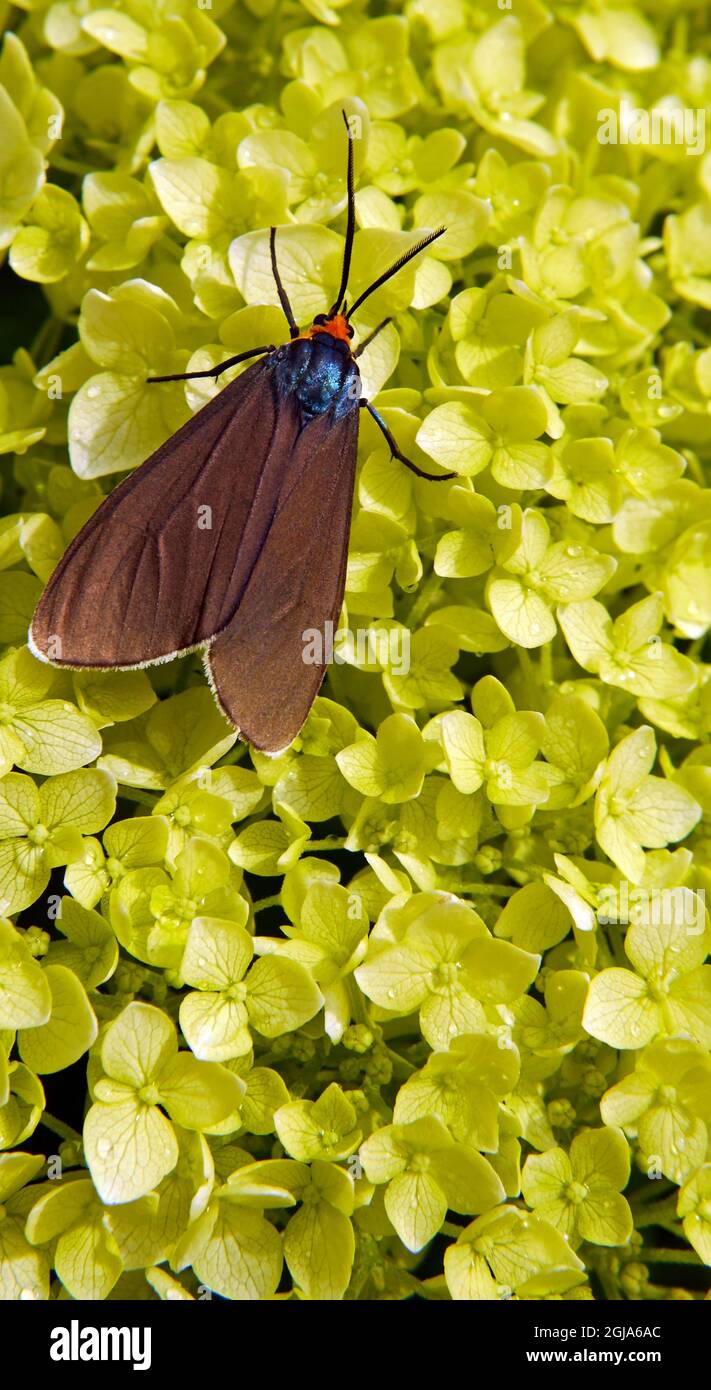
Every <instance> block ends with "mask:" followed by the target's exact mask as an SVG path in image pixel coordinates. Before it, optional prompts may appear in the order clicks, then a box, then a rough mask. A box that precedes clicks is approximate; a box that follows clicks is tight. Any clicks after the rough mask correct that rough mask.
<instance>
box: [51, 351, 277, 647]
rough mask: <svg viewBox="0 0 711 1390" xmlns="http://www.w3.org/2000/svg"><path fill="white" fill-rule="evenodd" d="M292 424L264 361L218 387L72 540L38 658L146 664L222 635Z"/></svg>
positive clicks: (258, 537)
mask: <svg viewBox="0 0 711 1390" xmlns="http://www.w3.org/2000/svg"><path fill="white" fill-rule="evenodd" d="M299 424H300V422H299V414H298V408H297V406H296V404H295V403H294V402H293V401H290V400H289V399H284V397H283V395H282V396H279V394H278V393H277V389H276V385H275V381H274V375H273V373H272V371H271V370H270V366H269V362H268V359H266V358H263V359H261V360H260V361H259V362H257V363H255V364H254V365H253V366H252V367H250V368H248V369H247V371H245V372H243V373H242V374H241V376H239V377H237V378H236V379H235V380H234V381H233V382H231V383H230V385H229V386H227V387H225V389H224V390H223V391H221V392H220V393H219V395H218V396H216V397H215V398H214V399H213V400H212V401H210V402H209V403H208V404H207V405H206V406H204V407H203V409H202V410H201V411H199V412H198V413H197V415H195V416H194V417H193V418H192V419H191V420H188V422H187V423H186V424H185V425H183V427H182V428H181V429H180V430H178V431H177V433H176V434H174V435H173V436H172V437H171V438H170V439H168V440H167V441H166V443H165V444H163V445H162V446H161V447H160V448H159V449H157V450H156V452H155V453H154V454H153V455H152V456H151V457H150V458H149V459H148V460H147V461H146V463H144V464H143V465H142V466H141V467H140V468H139V469H137V470H136V472H135V473H132V474H131V475H130V477H128V478H126V479H125V481H124V482H122V483H121V484H119V486H118V487H117V488H116V489H115V490H114V491H113V492H112V493H111V494H110V495H109V497H108V498H107V499H106V501H105V502H104V503H102V505H101V507H99V509H98V510H97V511H96V512H95V513H94V515H93V516H92V517H91V518H90V519H89V521H88V522H87V524H86V525H85V526H84V527H83V529H82V530H81V531H80V532H79V534H78V536H76V538H75V539H74V540H73V541H72V543H71V545H70V546H69V547H68V549H67V551H66V552H65V554H64V556H63V557H62V559H61V560H60V562H59V564H58V566H57V568H56V569H55V571H54V573H53V574H52V576H51V578H50V580H49V582H48V584H47V587H46V588H45V591H44V593H43V595H42V598H41V599H40V603H39V606H38V608H37V611H36V613H35V616H34V619H33V622H32V628H31V633H30V640H31V645H32V647H33V648H34V649H35V650H36V652H37V654H38V655H40V656H44V657H45V658H48V659H49V660H51V661H53V662H55V663H57V664H62V665H67V666H89V667H104V666H133V665H143V664H146V663H150V662H152V661H159V660H161V659H163V658H167V657H170V656H172V655H174V654H176V653H177V652H180V651H185V650H188V649H190V648H193V647H196V646H199V645H200V644H201V643H205V642H206V641H207V640H208V639H209V638H211V637H213V636H214V635H215V633H217V632H219V631H220V630H221V629H222V628H223V627H224V626H225V625H226V624H227V623H228V622H229V620H230V618H231V616H232V614H233V613H234V610H235V608H236V606H237V603H238V601H239V598H240V596H241V594H242V592H243V590H244V588H245V585H246V583H247V580H248V577H249V574H250V571H251V568H252V565H253V563H254V558H255V557H256V556H257V555H258V554H259V551H260V548H261V546H262V544H263V541H264V537H265V535H266V534H267V532H268V529H269V526H270V524H271V519H272V516H273V512H274V508H275V506H276V501H277V498H278V496H279V492H280V488H281V484H282V481H283V476H282V475H283V470H284V466H285V462H286V461H288V459H289V458H290V457H291V454H292V451H293V446H294V442H295V440H296V438H297V435H298V431H299Z"/></svg>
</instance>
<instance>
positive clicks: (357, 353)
mask: <svg viewBox="0 0 711 1390" xmlns="http://www.w3.org/2000/svg"><path fill="white" fill-rule="evenodd" d="M389 323H392V317H390V316H389V317H388V318H386V319H383V321H382V323H379V324H378V327H377V328H374V329H373V331H372V333H369V334H368V336H367V338H364V339H363V341H362V343H359V344H358V346H357V348H356V350H355V352H354V353H353V356H354V357H360V355H361V353H362V352H365V349H366V348H367V347H370V344H371V343H372V341H373V338H377V336H378V334H379V333H380V332H381V331H382V329H383V328H387V326H388V324H389Z"/></svg>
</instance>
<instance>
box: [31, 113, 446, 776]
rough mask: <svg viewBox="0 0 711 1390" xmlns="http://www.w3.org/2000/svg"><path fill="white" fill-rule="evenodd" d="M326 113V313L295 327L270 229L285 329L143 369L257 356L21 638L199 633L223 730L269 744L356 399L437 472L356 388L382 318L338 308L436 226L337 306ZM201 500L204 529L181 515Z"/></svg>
mask: <svg viewBox="0 0 711 1390" xmlns="http://www.w3.org/2000/svg"><path fill="white" fill-rule="evenodd" d="M343 118H344V121H345V124H346V131H347V134H348V137H349V139H348V164H347V188H348V203H347V209H348V210H347V224H346V237H345V248H344V256H343V266H342V271H341V281H340V285H339V288H338V294H337V295H336V298H335V300H334V302H333V304H332V306H331V308H330V309H329V311H328V313H327V314H317V315H316V317H315V319H314V320H313V323H312V324H311V325H310V327H309V328H307V329H306V331H305V332H303V333H302V332H300V330H299V326H298V324H297V323H296V321H295V319H294V315H293V313H292V310H291V305H290V303H289V298H288V295H287V293H286V290H285V288H284V285H283V283H282V280H281V277H280V275H279V269H278V265H277V255H276V228H274V227H272V228H271V230H270V238H269V246H270V255H271V266H272V272H273V275H274V280H275V284H276V288H277V293H278V296H279V302H280V304H281V306H282V309H283V311H284V315H285V317H286V321H287V324H288V328H289V334H290V339H289V342H287V343H284V344H282V345H281V346H277V345H275V344H273V343H270V344H267V345H265V346H261V347H255V348H252V349H251V350H250V351H248V352H242V353H239V354H238V355H237V356H236V357H230V358H229V359H228V360H227V361H225V362H222V363H220V365H219V366H217V367H214V368H212V369H210V370H209V371H201V372H189V373H180V374H175V375H173V376H161V377H151V378H149V380H150V381H151V382H155V383H158V382H177V381H183V380H187V379H192V378H196V377H214V378H219V377H220V376H221V375H222V373H223V372H225V371H227V370H228V368H230V367H234V366H236V365H237V364H238V363H241V362H245V361H247V360H248V359H250V358H259V361H256V362H253V363H252V365H251V366H249V367H248V368H246V370H245V371H243V372H242V373H241V374H240V375H239V376H238V377H236V378H235V379H234V380H233V381H232V382H230V384H229V385H228V386H226V387H225V388H224V389H223V390H222V391H220V392H219V393H218V394H217V395H216V396H215V397H214V398H213V399H212V400H211V401H209V402H208V404H207V405H205V406H203V408H202V409H201V410H199V411H198V412H197V413H196V414H195V415H194V416H193V417H192V419H190V420H188V421H187V423H186V424H185V425H183V426H182V428H181V429H179V430H178V431H177V432H176V433H175V434H174V435H172V436H171V438H170V439H168V440H166V442H165V443H164V444H162V445H161V447H160V448H159V449H157V450H156V451H155V453H153V454H152V455H151V456H150V458H149V459H147V461H146V462H145V463H143V464H142V465H141V466H140V467H139V468H137V469H136V470H135V471H134V472H133V473H131V474H130V476H129V477H127V478H126V479H125V480H124V481H123V482H121V483H120V484H119V485H118V486H117V487H116V488H115V489H114V490H113V491H112V492H111V493H110V494H109V496H108V497H107V498H106V499H105V501H104V502H103V503H102V504H101V506H100V507H99V508H98V509H97V511H96V512H95V513H94V514H93V516H92V517H91V518H90V519H89V521H88V522H87V523H86V525H85V526H84V527H83V528H82V530H81V531H80V532H79V534H78V535H77V536H76V537H75V539H74V540H73V541H72V542H71V544H70V545H69V547H68V548H67V550H66V552H65V554H64V555H63V557H62V559H61V560H60V562H59V564H58V565H57V568H56V569H55V570H54V572H53V574H52V575H51V577H50V579H49V582H48V583H47V585H46V588H45V590H44V592H43V594H42V596H41V598H40V601H39V604H38V606H37V610H36V612H35V614H34V617H33V620H32V625H31V628H30V633H29V639H28V640H29V646H30V649H31V651H32V652H33V653H34V655H35V656H36V657H39V659H40V660H42V661H49V662H50V663H51V664H53V665H56V666H62V667H70V668H73V669H81V668H90V669H94V670H105V669H124V670H131V669H135V668H137V667H143V666H150V665H152V664H154V663H156V662H163V661H170V660H172V659H173V658H174V657H178V656H184V655H186V654H187V653H188V652H193V651H196V650H199V649H203V652H204V662H205V668H206V672H207V677H208V680H209V682H210V686H211V688H212V691H213V693H214V695H215V698H216V700H217V703H218V705H219V707H220V709H221V710H222V711H223V713H224V714H225V715H226V716H227V718H228V719H229V720H230V721H231V722H232V723H233V724H234V726H235V727H236V729H237V731H238V733H239V735H240V737H241V738H243V739H245V740H247V741H249V742H250V743H252V745H253V746H254V747H255V748H258V749H262V750H264V751H265V752H271V753H275V752H278V751H280V750H282V749H283V748H285V747H287V746H288V745H289V744H290V743H291V742H292V741H293V739H294V738H295V737H296V736H297V734H298V733H299V731H300V729H301V727H302V725H303V723H304V721H305V719H306V717H307V715H308V712H309V710H310V708H311V706H312V704H313V702H314V700H315V698H316V695H317V694H318V691H319V688H320V686H321V682H322V681H323V678H324V675H325V671H326V666H327V654H326V652H325V650H324V659H323V661H321V662H320V663H319V662H313V661H312V660H310V661H306V660H305V659H304V634H305V633H306V632H307V631H311V632H313V630H314V629H316V630H317V631H331V632H332V631H333V630H334V628H335V625H336V624H337V622H338V618H339V614H340V610H341V606H342V603H343V594H344V588H345V578H346V562H347V558H348V539H349V531H350V521H351V508H352V501H353V491H354V485H355V469H356V456H357V449H358V423H359V418H360V414H361V411H362V410H367V411H368V412H369V414H370V415H371V416H372V418H373V419H374V420H375V422H376V424H377V425H378V426H379V428H380V429H381V430H382V432H383V434H384V436H385V439H386V440H387V443H388V445H389V447H390V451H391V455H392V457H393V458H394V459H397V460H399V461H400V462H401V463H402V464H404V465H405V466H406V467H407V468H409V469H411V470H412V472H413V473H416V474H417V475H418V477H424V478H429V479H431V481H433V482H440V481H445V480H446V479H447V478H451V477H453V476H454V475H453V474H451V473H447V474H441V475H439V476H438V477H434V476H433V475H431V474H429V473H425V472H424V471H423V470H422V469H420V468H418V466H417V465H416V464H414V463H413V462H412V461H411V460H410V459H408V458H406V457H405V455H404V454H403V453H402V452H401V451H400V449H399V448H398V446H397V443H396V441H395V439H394V438H393V436H392V434H391V433H390V430H389V429H388V427H387V425H386V423H385V421H384V420H383V419H382V417H381V416H380V415H379V413H378V411H377V410H376V409H375V407H374V406H373V405H372V404H371V402H370V401H368V400H366V399H365V397H364V396H363V394H362V391H361V377H360V372H359V370H358V358H359V356H360V355H361V353H362V352H363V351H364V349H365V348H366V347H368V346H369V344H370V343H371V342H372V341H373V339H374V338H375V337H376V336H377V334H378V333H379V332H381V330H382V329H383V328H384V327H385V326H386V324H387V323H389V322H390V319H384V320H383V322H382V323H380V324H378V326H377V327H376V328H375V329H374V330H373V332H372V333H370V334H369V335H368V337H367V338H366V339H365V340H364V341H363V342H362V343H360V345H359V346H358V348H357V349H356V350H355V352H354V351H353V350H352V348H351V340H352V338H353V326H352V323H351V319H352V317H353V315H354V313H355V312H356V310H357V309H358V308H360V306H361V304H363V302H364V300H366V299H367V298H368V296H369V295H371V294H373V293H374V291H375V290H377V289H379V288H380V286H381V285H383V284H385V282H386V281H387V280H389V279H390V278H391V277H392V276H393V275H396V274H397V273H398V271H400V270H401V269H402V268H403V267H404V266H405V265H407V263H408V262H409V261H411V260H412V258H413V257H414V256H417V255H419V253H420V252H421V251H423V250H424V249H425V248H426V247H427V246H429V245H430V244H431V243H432V242H433V241H436V240H437V238H438V237H440V236H442V235H443V233H444V231H445V228H443V227H440V228H439V229H437V230H436V231H433V232H430V233H429V234H428V235H427V236H424V237H423V238H422V239H421V240H420V241H418V242H417V244H416V245H415V246H413V247H411V248H410V249H409V250H408V251H407V252H406V253H405V254H404V255H402V256H400V258H399V259H398V260H397V261H396V262H395V263H394V265H392V266H391V267H390V268H389V269H388V270H387V271H385V273H384V274H382V275H380V276H379V277H378V278H377V279H376V280H374V281H373V283H372V284H371V285H370V286H369V287H368V288H367V289H366V290H364V291H363V293H362V294H360V295H359V296H358V298H357V299H356V300H355V302H354V303H353V304H351V306H350V308H348V305H347V303H346V292H347V288H348V277H349V272H350V264H351V252H352V248H353V236H354V232H355V202H354V174H353V141H352V139H351V131H350V128H349V124H348V119H347V117H346V114H345V112H344V113H343ZM206 507H207V508H209V509H210V510H209V513H206V512H205V510H204V509H205V508H206ZM201 509H202V510H201ZM206 514H209V516H210V517H211V523H212V524H211V526H210V527H203V526H200V525H199V524H198V520H199V517H200V516H205V515H206ZM327 623H330V624H331V627H330V628H326V624H327Z"/></svg>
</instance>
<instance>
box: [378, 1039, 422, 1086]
mask: <svg viewBox="0 0 711 1390" xmlns="http://www.w3.org/2000/svg"><path fill="white" fill-rule="evenodd" d="M385 1050H386V1052H387V1054H388V1057H389V1058H390V1060H391V1062H392V1064H393V1076H395V1077H397V1078H398V1080H400V1079H402V1078H406V1077H408V1076H412V1075H413V1074H414V1073H415V1072H416V1071H417V1067H415V1066H413V1064H412V1062H408V1060H407V1058H406V1057H402V1056H401V1055H400V1053H399V1052H393V1049H392V1048H391V1047H387V1048H386V1049H385Z"/></svg>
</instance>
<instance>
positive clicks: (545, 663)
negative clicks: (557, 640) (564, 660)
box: [538, 642, 553, 686]
mask: <svg viewBox="0 0 711 1390" xmlns="http://www.w3.org/2000/svg"><path fill="white" fill-rule="evenodd" d="M538 669H539V672H540V683H541V685H543V686H548V685H552V684H553V646H552V644H551V643H550V642H546V644H545V646H543V647H541V649H540V660H539V663H538Z"/></svg>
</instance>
